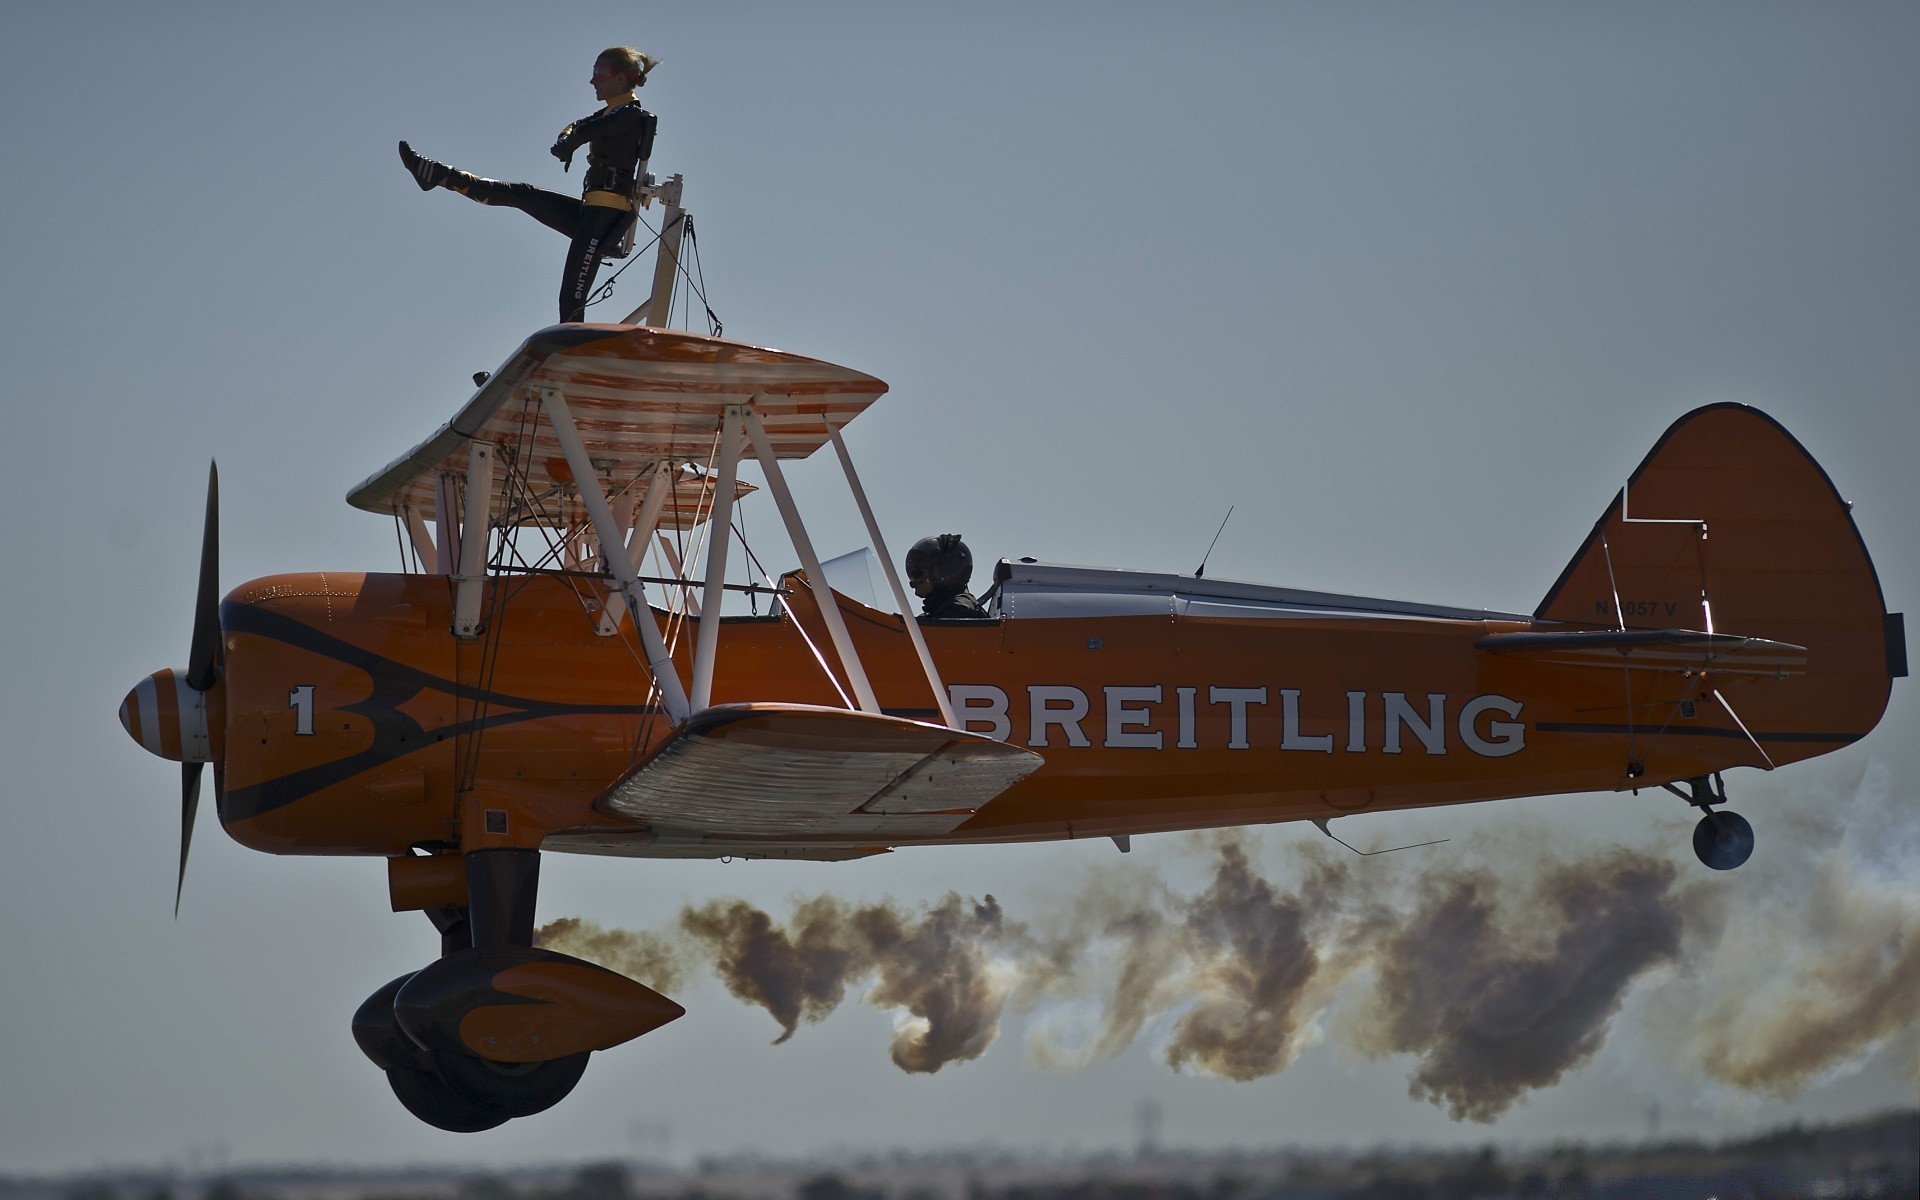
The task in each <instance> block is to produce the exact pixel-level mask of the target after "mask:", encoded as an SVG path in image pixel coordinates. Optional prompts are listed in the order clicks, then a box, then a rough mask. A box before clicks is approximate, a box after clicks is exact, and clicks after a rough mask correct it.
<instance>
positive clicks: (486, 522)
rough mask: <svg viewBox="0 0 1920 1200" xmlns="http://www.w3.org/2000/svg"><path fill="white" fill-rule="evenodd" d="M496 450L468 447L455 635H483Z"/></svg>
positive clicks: (455, 587)
mask: <svg viewBox="0 0 1920 1200" xmlns="http://www.w3.org/2000/svg"><path fill="white" fill-rule="evenodd" d="M493 457H494V451H493V447H492V446H489V445H487V444H486V443H485V442H473V443H471V444H470V445H469V446H468V447H467V501H466V508H465V511H464V512H463V513H462V514H461V525H460V573H459V574H457V575H455V576H454V577H453V579H454V585H453V636H455V637H457V638H470V637H475V636H477V635H478V634H479V632H480V594H481V589H482V588H483V587H484V586H485V585H486V582H487V533H488V531H489V529H490V528H491V527H492V515H493V514H492V508H493Z"/></svg>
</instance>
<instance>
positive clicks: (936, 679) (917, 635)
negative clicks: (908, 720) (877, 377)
mask: <svg viewBox="0 0 1920 1200" xmlns="http://www.w3.org/2000/svg"><path fill="white" fill-rule="evenodd" d="M827 436H828V437H830V438H832V439H833V450H834V453H836V454H838V455H839V456H840V466H841V468H842V469H843V470H845V471H846V473H847V486H848V487H849V488H852V489H853V498H854V500H855V501H857V502H858V503H859V505H860V516H861V517H862V518H864V519H865V520H866V522H867V536H868V537H870V538H872V539H873V551H874V553H875V554H878V555H879V556H880V566H881V568H882V569H883V570H885V571H886V573H887V586H889V587H891V588H892V589H893V602H894V603H895V604H898V605H899V606H900V618H901V620H903V621H905V622H906V626H907V636H908V637H910V638H912V639H913V652H914V653H915V654H918V655H919V656H920V668H921V669H922V670H924V671H925V672H926V673H927V686H929V687H931V688H932V689H933V702H934V703H935V704H937V705H939V706H940V720H941V721H943V722H945V724H946V725H947V726H948V728H951V729H958V728H959V727H960V724H959V722H957V721H955V720H954V719H953V706H952V705H951V704H949V703H948V702H947V688H946V685H945V684H944V683H942V682H940V671H939V668H937V667H935V666H934V665H933V655H932V654H930V653H929V652H928V651H927V639H926V637H925V635H923V634H922V633H921V632H920V622H918V621H916V620H914V619H913V604H912V603H911V602H910V601H908V599H907V589H906V588H904V587H901V586H900V573H899V572H898V571H896V570H894V569H893V555H891V554H889V553H887V542H886V539H885V538H883V537H881V536H880V524H879V522H877V521H875V520H874V519H873V509H872V507H871V506H869V505H868V504H867V490H866V489H865V488H863V487H861V486H860V476H859V475H857V474H856V473H855V472H854V469H853V458H852V456H851V455H849V454H848V453H847V444H846V443H845V442H843V441H841V440H840V430H839V429H837V428H835V427H834V426H833V425H832V424H829V425H828V426H827ZM1125 849H1126V848H1125V847H1124V846H1123V847H1121V850H1122V852H1124V851H1125Z"/></svg>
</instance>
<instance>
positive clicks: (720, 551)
mask: <svg viewBox="0 0 1920 1200" xmlns="http://www.w3.org/2000/svg"><path fill="white" fill-rule="evenodd" d="M748 411H749V410H748V409H747V408H746V407H745V406H744V405H739V404H729V405H727V407H726V411H725V413H724V414H723V415H722V416H721V418H720V480H719V483H718V485H717V486H716V488H715V490H714V493H713V518H712V519H711V520H710V521H708V522H707V531H708V532H707V537H708V539H709V540H708V542H707V579H706V585H705V587H704V589H703V591H702V594H701V597H700V612H701V616H700V633H699V636H698V638H697V639H696V640H695V642H694V645H693V698H692V704H693V710H694V711H695V712H699V711H700V710H701V709H704V708H706V707H707V706H708V705H710V704H712V703H713V656H714V652H715V651H716V650H718V649H719V646H720V602H721V600H722V599H723V598H724V594H725V584H726V582H727V550H728V541H729V539H730V535H731V534H732V533H733V479H734V475H735V474H736V473H737V472H738V471H739V469H740V420H741V414H742V413H745V412H748ZM769 458H771V456H769ZM771 473H772V472H771V469H769V474H771ZM782 490H783V491H784V488H783V489H782ZM796 544H797V543H796ZM874 711H876V712H877V711H879V710H878V709H876V710H874Z"/></svg>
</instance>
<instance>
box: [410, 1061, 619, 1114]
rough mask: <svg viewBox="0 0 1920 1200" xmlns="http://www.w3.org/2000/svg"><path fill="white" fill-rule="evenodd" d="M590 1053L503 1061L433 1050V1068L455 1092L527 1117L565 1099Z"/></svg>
mask: <svg viewBox="0 0 1920 1200" xmlns="http://www.w3.org/2000/svg"><path fill="white" fill-rule="evenodd" d="M590 1057H592V1052H591V1051H582V1052H581V1053H579V1054H569V1055H568V1056H567V1057H565V1058H557V1059H554V1060H553V1061H552V1062H540V1063H505V1062H494V1061H493V1060H492V1059H486V1058H475V1057H474V1056H472V1055H470V1054H456V1053H454V1052H452V1051H449V1050H435V1051H434V1052H433V1069H434V1072H435V1073H436V1074H437V1075H438V1076H439V1077H440V1079H441V1080H442V1081H443V1082H445V1084H446V1085H447V1089H448V1090H449V1091H451V1092H452V1093H454V1094H455V1095H457V1096H460V1097H463V1098H465V1099H467V1100H470V1101H472V1102H473V1103H475V1104H478V1105H482V1106H485V1107H487V1108H491V1109H494V1110H496V1111H498V1112H503V1113H506V1114H507V1115H508V1116H512V1117H530V1116H532V1115H533V1114H534V1113H537V1112H545V1111H546V1110H547V1109H549V1108H552V1107H553V1106H554V1105H556V1104H558V1103H560V1102H561V1101H562V1100H564V1099H566V1098H567V1093H568V1092H571V1091H572V1090H573V1085H574V1084H576V1083H579V1082H580V1076H581V1075H582V1074H584V1073H585V1072H586V1069H587V1059H588V1058H590Z"/></svg>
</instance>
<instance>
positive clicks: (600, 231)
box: [400, 46, 659, 321]
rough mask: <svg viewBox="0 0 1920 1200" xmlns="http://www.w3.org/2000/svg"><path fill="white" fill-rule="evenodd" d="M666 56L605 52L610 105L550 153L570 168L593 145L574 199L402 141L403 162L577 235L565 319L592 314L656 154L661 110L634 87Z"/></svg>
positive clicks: (597, 80) (599, 89)
mask: <svg viewBox="0 0 1920 1200" xmlns="http://www.w3.org/2000/svg"><path fill="white" fill-rule="evenodd" d="M658 65H659V62H658V60H657V59H655V58H653V57H652V56H651V55H647V54H642V53H640V52H639V51H638V50H635V49H634V48H633V47H631V46H615V47H613V48H612V49H610V50H603V51H601V53H600V57H598V58H596V59H594V60H593V78H592V80H591V81H590V82H591V83H592V84H593V94H594V95H595V96H596V97H598V98H599V100H600V102H601V104H603V105H604V106H605V107H603V108H602V109H601V110H600V111H599V112H597V113H594V114H593V115H592V116H590V117H582V118H580V119H579V120H578V121H575V122H574V123H573V124H571V125H569V126H567V127H566V128H565V129H562V130H561V131H560V136H559V137H558V138H557V139H556V140H555V141H554V143H553V148H552V151H551V153H552V154H553V156H554V157H555V158H557V159H559V160H560V162H561V163H562V164H563V165H564V166H565V167H568V168H571V167H572V166H573V153H574V151H576V150H578V149H579V148H580V147H581V146H585V147H587V173H586V177H585V178H584V179H582V180H581V181H580V182H581V191H582V194H581V197H580V199H578V200H575V199H574V198H573V197H571V196H563V195H561V194H560V193H559V192H549V191H547V190H546V189H545V188H537V187H534V186H533V185H532V184H530V183H502V182H500V181H499V180H497V179H482V178H480V177H479V176H477V175H469V174H467V173H466V172H465V171H457V170H455V169H454V168H452V167H450V166H448V165H446V164H445V163H438V162H435V161H433V160H432V159H430V158H422V157H421V156H420V155H418V154H415V153H414V152H413V147H412V146H409V145H407V144H406V143H405V142H401V143H400V161H401V162H402V163H404V164H406V168H407V170H408V171H409V172H411V173H412V175H413V181H414V182H415V183H417V184H419V185H420V190H421V191H423V192H429V191H432V190H433V189H434V188H437V187H443V188H446V189H447V190H448V191H452V192H459V193H460V194H461V195H462V196H465V197H467V198H468V199H469V200H477V201H479V202H480V203H481V204H501V205H505V206H506V207H508V208H517V209H519V210H520V211H521V212H523V213H526V214H527V215H528V216H530V217H532V218H533V219H534V220H536V221H538V222H540V223H541V224H542V225H545V226H546V227H547V228H549V229H556V230H559V231H560V232H561V233H564V234H566V235H567V236H568V237H569V238H572V239H573V242H572V244H571V245H570V246H568V247H567V265H566V268H565V270H564V271H563V272H562V273H561V276H560V319H561V320H562V321H580V320H584V319H585V315H586V308H587V297H588V296H590V295H592V293H593V277H594V275H595V273H597V272H598V271H599V269H600V260H601V259H602V258H603V257H605V255H606V251H607V249H608V248H609V247H611V246H612V245H613V244H614V243H616V242H617V241H619V239H620V237H621V236H622V235H623V234H624V233H625V232H626V230H627V226H628V225H630V224H631V223H632V222H633V220H634V193H635V190H636V189H637V188H638V186H639V183H640V180H639V170H640V165H641V164H642V163H644V162H646V161H647V159H648V158H649V157H651V156H652V154H653V131H654V126H655V124H656V122H655V119H654V115H653V114H652V113H650V112H648V111H647V110H646V109H644V108H641V107H640V101H639V99H638V98H637V97H635V95H634V93H635V92H637V91H639V90H640V89H641V88H642V87H643V86H645V85H646V82H647V75H648V74H649V73H650V72H651V71H652V70H653V68H654V67H656V66H658Z"/></svg>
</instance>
